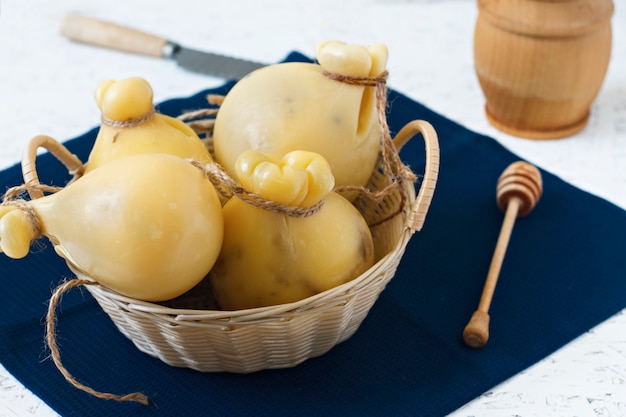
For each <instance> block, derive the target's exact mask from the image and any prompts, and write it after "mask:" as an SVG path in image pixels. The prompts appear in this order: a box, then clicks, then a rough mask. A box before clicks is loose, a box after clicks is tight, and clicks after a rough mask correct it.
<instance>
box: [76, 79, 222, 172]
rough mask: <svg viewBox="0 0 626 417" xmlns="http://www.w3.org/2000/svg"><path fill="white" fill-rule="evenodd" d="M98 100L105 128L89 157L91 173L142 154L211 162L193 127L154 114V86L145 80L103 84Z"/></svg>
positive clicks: (99, 89)
mask: <svg viewBox="0 0 626 417" xmlns="http://www.w3.org/2000/svg"><path fill="white" fill-rule="evenodd" d="M95 98H96V102H97V104H98V108H99V109H100V111H101V112H102V125H101V126H100V129H99V131H98V135H97V137H96V141H95V143H94V146H93V148H92V150H91V153H90V154H89V159H88V161H87V164H86V171H87V172H88V171H91V170H93V169H95V168H97V167H100V166H102V165H104V164H106V163H108V162H110V161H113V160H115V159H118V158H122V157H125V156H129V155H135V154H139V153H167V154H170V155H176V156H179V157H181V158H191V159H195V160H198V161H199V162H202V163H208V162H211V160H212V159H211V156H210V154H209V151H208V150H207V148H206V146H205V145H204V143H202V141H201V140H200V138H199V137H198V135H197V134H196V133H195V132H194V131H193V130H192V129H191V128H190V127H189V126H187V125H186V124H184V123H183V122H181V121H180V120H177V119H175V118H173V117H170V116H166V115H164V114H159V113H155V112H154V105H153V92H152V87H151V86H150V84H148V82H147V81H146V80H144V79H143V78H140V77H131V78H125V79H123V80H119V81H112V80H107V81H103V82H102V83H100V85H99V86H98V88H97V89H96V92H95Z"/></svg>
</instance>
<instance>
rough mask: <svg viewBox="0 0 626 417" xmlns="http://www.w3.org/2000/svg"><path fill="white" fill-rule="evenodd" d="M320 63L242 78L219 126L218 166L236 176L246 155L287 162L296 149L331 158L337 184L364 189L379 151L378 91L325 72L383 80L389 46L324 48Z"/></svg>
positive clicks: (294, 65) (278, 66) (216, 134)
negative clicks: (266, 155) (271, 156)
mask: <svg viewBox="0 0 626 417" xmlns="http://www.w3.org/2000/svg"><path fill="white" fill-rule="evenodd" d="M317 57H318V60H319V63H320V64H319V65H318V64H310V63H282V64H276V65H271V66H268V67H265V68H262V69H259V70H256V71H254V72H252V73H251V74H249V75H248V76H247V77H245V78H244V79H242V80H240V81H239V82H238V83H237V84H236V85H235V86H234V87H233V88H232V89H231V91H230V92H229V93H228V94H227V95H226V97H225V99H224V101H223V103H222V105H221V106H220V109H219V112H218V114H217V117H216V121H215V128H214V132H213V141H214V147H215V156H216V159H217V161H218V162H219V163H220V164H221V165H222V166H224V168H225V169H226V170H227V171H228V172H229V173H230V174H231V175H234V165H235V161H236V159H237V157H238V156H239V155H240V154H241V153H242V152H243V151H245V150H247V149H253V150H257V151H260V152H263V153H269V154H274V155H277V156H282V155H284V154H286V153H287V152H290V151H293V150H306V151H312V152H316V153H319V154H321V155H323V156H324V158H326V160H327V161H328V163H329V164H330V166H331V167H332V172H333V175H334V177H335V181H336V184H337V186H345V185H365V184H366V182H367V180H368V179H369V178H370V176H371V174H372V172H373V170H374V166H375V163H376V160H377V156H378V153H379V150H380V139H381V129H380V126H379V122H378V119H377V113H376V97H375V87H372V86H364V85H354V84H349V83H346V82H341V81H337V80H334V79H331V78H329V77H328V76H326V75H325V71H328V72H331V73H335V74H340V75H344V76H352V77H377V76H379V75H381V73H382V72H383V71H384V70H385V65H386V62H387V48H386V47H385V46H384V45H381V44H378V45H374V46H371V47H369V48H367V47H364V46H358V45H348V44H344V43H341V42H326V43H324V44H321V45H320V46H319V47H318V50H317Z"/></svg>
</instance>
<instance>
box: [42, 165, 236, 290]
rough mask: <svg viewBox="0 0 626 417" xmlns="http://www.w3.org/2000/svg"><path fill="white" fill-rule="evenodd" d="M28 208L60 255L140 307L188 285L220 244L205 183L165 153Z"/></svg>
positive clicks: (214, 205) (112, 169)
mask: <svg viewBox="0 0 626 417" xmlns="http://www.w3.org/2000/svg"><path fill="white" fill-rule="evenodd" d="M32 206H33V208H34V209H35V211H36V212H37V215H38V216H39V218H40V220H41V223H42V225H43V233H44V234H45V235H47V236H48V237H49V238H50V240H51V241H53V242H57V244H56V245H55V250H56V251H57V253H58V254H59V255H60V256H62V257H63V258H65V259H66V260H67V261H68V262H70V263H71V264H72V265H74V266H75V267H76V268H78V269H79V270H81V271H83V272H84V273H86V274H87V275H88V276H90V277H92V278H93V279H95V280H96V281H98V282H99V283H100V284H102V285H104V286H106V287H108V288H111V289H113V290H115V291H117V292H119V293H121V294H123V295H126V296H129V297H133V298H137V299H140V300H145V301H163V300H167V299H171V298H174V297H177V296H179V295H181V294H183V293H185V292H186V291H188V290H189V289H191V288H192V287H193V286H195V285H196V284H197V283H198V282H200V281H201V280H202V279H203V278H204V277H205V276H206V275H207V273H208V272H209V270H210V269H211V267H212V266H213V264H214V262H215V260H216V259H217V256H218V254H219V251H220V248H221V244H222V239H223V227H224V225H223V216H222V209H221V204H220V201H219V198H218V195H217V192H216V191H215V189H214V188H213V186H212V184H211V183H210V182H209V181H208V180H207V179H206V178H205V177H204V175H203V174H202V173H201V172H200V170H199V169H197V168H196V167H194V166H192V165H191V164H190V163H189V162H187V161H185V160H183V159H180V158H178V157H174V156H171V155H166V154H140V155H134V156H129V157H126V158H120V159H117V160H115V161H112V162H110V163H108V164H106V165H103V166H102V167H100V168H98V169H97V170H93V171H92V172H90V173H88V174H86V175H84V176H83V177H82V178H80V179H79V180H77V181H75V182H73V183H72V184H70V185H68V186H67V187H65V188H64V189H62V190H61V191H59V192H57V193H56V194H52V195H49V196H45V197H43V198H40V199H37V200H34V201H33V202H32Z"/></svg>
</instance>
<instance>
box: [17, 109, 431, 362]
mask: <svg viewBox="0 0 626 417" xmlns="http://www.w3.org/2000/svg"><path fill="white" fill-rule="evenodd" d="M417 133H421V135H422V137H423V138H424V141H425V145H426V165H425V173H424V176H423V178H422V180H421V185H420V189H419V193H418V194H417V196H416V194H415V189H414V186H413V184H412V183H410V182H407V183H405V187H406V191H407V194H408V196H409V198H408V201H406V199H405V198H402V195H403V193H401V192H399V191H396V192H394V193H393V194H391V195H388V196H387V197H385V199H384V200H383V201H382V202H380V203H373V202H372V201H371V200H367V199H360V198H357V200H356V201H355V205H356V206H357V208H358V209H359V210H360V211H361V212H362V214H363V215H364V217H365V218H366V220H367V221H368V224H370V225H372V226H371V230H372V234H373V237H374V245H375V253H376V259H377V261H376V263H375V264H374V265H373V266H372V267H371V268H370V269H369V270H368V271H366V272H365V273H363V274H362V275H360V276H359V277H357V278H356V279H354V280H352V281H350V282H347V283H345V284H343V285H341V286H338V287H336V288H333V289H330V290H327V291H325V292H322V293H320V294H317V295H314V296H311V297H309V298H306V299H304V300H301V301H298V302H294V303H289V304H281V305H276V306H270V307H262V308H253V309H247V310H238V311H219V310H215V309H213V310H211V309H198V308H195V307H194V308H193V309H191V308H172V307H166V306H164V305H161V304H155V303H150V302H143V301H138V300H135V299H131V298H128V297H125V296H122V295H120V294H118V293H116V292H114V291H111V290H109V289H107V288H105V287H103V286H100V285H88V286H86V288H87V289H88V290H89V292H90V293H91V294H92V295H93V296H94V298H95V299H96V300H97V302H98V303H99V304H100V306H101V307H102V309H103V310H104V311H105V312H106V313H107V314H108V315H109V316H110V317H111V319H112V320H113V322H114V323H115V325H116V326H117V328H118V329H119V330H120V332H122V333H123V334H124V335H125V336H126V337H128V338H129V339H130V340H131V341H132V342H133V343H134V344H135V345H136V346H137V348H138V349H139V350H141V351H143V352H145V353H147V354H149V355H152V356H154V357H157V358H159V359H161V360H162V361H163V362H165V363H167V364H169V365H171V366H176V367H186V368H192V369H195V370H198V371H202V372H218V371H227V372H236V373H248V372H254V371H258V370H261V369H271V368H286V367H293V366H295V365H298V364H299V363H301V362H303V361H305V360H306V359H309V358H312V357H316V356H319V355H322V354H324V353H325V352H327V351H328V350H329V349H331V348H332V347H333V346H335V345H336V344H338V343H340V342H342V341H344V340H346V339H348V338H349V337H350V336H352V335H353V334H354V332H355V331H356V330H357V329H358V327H359V325H360V324H361V322H362V321H363V320H364V319H365V317H366V316H367V314H368V312H369V310H370V308H371V307H372V305H373V304H374V302H375V301H376V299H377V298H378V296H379V294H380V293H381V291H382V290H383V289H384V288H385V286H386V284H387V283H388V282H389V280H391V278H392V277H393V276H394V274H395V272H396V269H397V267H398V264H399V263H400V260H401V258H402V255H403V254H404V251H405V248H406V245H407V243H408V242H409V239H410V238H411V236H412V235H413V233H414V232H415V231H417V230H420V229H421V227H422V224H423V222H424V220H425V216H426V213H427V211H428V207H429V205H430V201H431V198H432V195H433V192H434V188H435V184H436V181H437V176H438V168H439V147H438V141H437V135H436V133H435V131H434V129H433V128H432V126H431V125H430V124H429V123H427V122H425V121H421V120H416V121H413V122H411V123H409V124H407V125H406V126H405V127H404V128H403V129H402V130H401V131H400V132H399V133H398V134H397V136H396V137H395V138H394V145H395V146H396V148H397V149H398V150H399V149H400V148H401V147H402V146H403V145H404V144H405V143H406V142H407V141H408V140H409V139H411V138H412V137H413V136H414V135H415V134H417ZM37 146H42V145H41V144H38V145H37V144H36V145H33V147H34V148H36V147H37ZM51 151H53V150H51ZM53 153H55V152H54V151H53ZM61 153H62V152H61ZM55 154H56V155H57V157H59V159H61V160H63V159H64V157H63V155H59V154H58V153H55ZM67 158H68V156H67V155H66V156H65V159H67ZM32 164H33V162H32V161H30V162H29V163H27V164H26V165H27V168H26V170H30V171H31V172H30V174H29V178H30V180H29V181H30V182H31V183H34V182H37V178H36V170H35V169H34V166H31V165H32ZM26 170H25V171H26ZM33 176H34V179H33ZM388 183H389V179H388V178H385V177H384V175H382V173H381V172H380V171H379V170H377V171H376V172H375V173H374V175H373V176H372V179H371V181H370V184H369V188H371V189H373V190H377V189H381V188H382V187H384V186H385V185H387V184H388ZM383 219H384V221H381V220H383ZM69 267H70V268H71V269H72V270H73V271H74V272H75V273H76V275H77V277H78V278H82V279H90V278H89V277H87V276H85V275H84V274H82V273H81V272H80V271H77V270H76V268H73V267H72V265H69ZM181 303H182V304H183V305H185V300H184V296H183V299H182V300H181V299H178V300H177V305H181ZM189 305H192V306H193V300H189Z"/></svg>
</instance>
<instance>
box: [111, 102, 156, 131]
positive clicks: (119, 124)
mask: <svg viewBox="0 0 626 417" xmlns="http://www.w3.org/2000/svg"><path fill="white" fill-rule="evenodd" d="M155 114H156V111H155V110H154V107H153V108H152V110H150V111H149V112H148V113H146V114H144V115H143V116H141V117H137V118H136V119H130V120H113V119H109V118H108V117H106V116H104V115H102V124H103V125H107V126H111V127H115V128H119V129H124V128H130V127H135V126H139V125H140V124H143V123H145V122H147V121H148V120H150V119H152V118H153V117H154V115H155Z"/></svg>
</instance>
